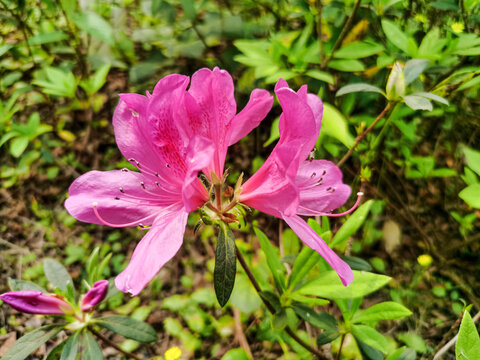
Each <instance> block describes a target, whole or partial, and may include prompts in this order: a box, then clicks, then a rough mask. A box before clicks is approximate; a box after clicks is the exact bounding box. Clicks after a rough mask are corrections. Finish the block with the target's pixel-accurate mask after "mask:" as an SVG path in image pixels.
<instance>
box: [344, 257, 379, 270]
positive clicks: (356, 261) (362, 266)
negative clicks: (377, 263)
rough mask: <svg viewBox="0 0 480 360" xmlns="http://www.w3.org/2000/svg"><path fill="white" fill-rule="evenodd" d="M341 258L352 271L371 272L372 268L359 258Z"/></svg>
mask: <svg viewBox="0 0 480 360" xmlns="http://www.w3.org/2000/svg"><path fill="white" fill-rule="evenodd" d="M341 258H342V260H343V261H345V262H346V263H347V264H348V266H350V267H351V268H352V270H360V271H372V266H371V265H370V264H369V263H368V262H367V261H365V260H363V259H361V258H358V257H355V256H342V257H341Z"/></svg>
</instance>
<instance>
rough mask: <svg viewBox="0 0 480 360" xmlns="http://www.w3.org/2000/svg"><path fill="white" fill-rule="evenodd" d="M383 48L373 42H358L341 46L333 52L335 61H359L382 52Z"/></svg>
mask: <svg viewBox="0 0 480 360" xmlns="http://www.w3.org/2000/svg"><path fill="white" fill-rule="evenodd" d="M383 50H384V49H383V46H382V45H380V44H377V43H374V42H367V41H360V42H353V43H350V44H347V45H345V46H342V47H341V48H340V49H338V51H337V52H335V54H334V57H335V58H337V59H361V58H365V57H369V56H372V55H375V54H378V53H380V52H382V51H383Z"/></svg>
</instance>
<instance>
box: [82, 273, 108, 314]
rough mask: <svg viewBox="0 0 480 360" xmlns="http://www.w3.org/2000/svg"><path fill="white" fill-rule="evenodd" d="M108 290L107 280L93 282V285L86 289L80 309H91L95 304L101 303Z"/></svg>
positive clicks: (87, 310)
mask: <svg viewBox="0 0 480 360" xmlns="http://www.w3.org/2000/svg"><path fill="white" fill-rule="evenodd" d="M107 292H108V280H100V281H97V282H96V283H95V284H93V287H92V288H91V289H90V290H88V291H87V293H86V294H85V295H84V297H83V299H82V304H81V307H82V311H83V312H89V311H92V310H93V308H94V307H95V305H97V304H99V303H101V302H102V301H103V300H104V299H105V296H107Z"/></svg>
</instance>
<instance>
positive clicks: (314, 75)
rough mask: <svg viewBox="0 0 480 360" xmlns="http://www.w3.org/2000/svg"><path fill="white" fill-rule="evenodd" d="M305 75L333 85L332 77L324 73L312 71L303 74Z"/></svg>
mask: <svg viewBox="0 0 480 360" xmlns="http://www.w3.org/2000/svg"><path fill="white" fill-rule="evenodd" d="M305 75H307V76H309V77H311V78H314V79H317V80H320V81H325V82H326V83H329V84H332V85H333V84H335V79H334V78H333V76H332V75H331V74H329V73H327V72H325V71H320V70H316V69H312V70H308V71H307V72H305Z"/></svg>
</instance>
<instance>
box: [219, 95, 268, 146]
mask: <svg viewBox="0 0 480 360" xmlns="http://www.w3.org/2000/svg"><path fill="white" fill-rule="evenodd" d="M272 104H273V96H271V95H270V93H269V92H268V91H266V90H261V89H255V90H253V91H252V94H251V95H250V100H249V101H248V103H247V105H246V106H245V108H244V109H243V110H242V111H241V112H240V113H238V115H237V116H235V117H234V118H233V120H232V121H231V122H230V125H229V129H228V132H229V134H227V138H229V139H230V141H229V145H232V144H235V143H236V142H237V141H239V140H240V139H241V138H243V137H245V136H247V135H248V134H249V133H250V131H252V130H253V129H255V128H256V127H257V126H258V125H259V124H260V122H261V121H262V120H263V119H264V118H265V116H267V114H268V112H269V111H270V109H271V108H272Z"/></svg>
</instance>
